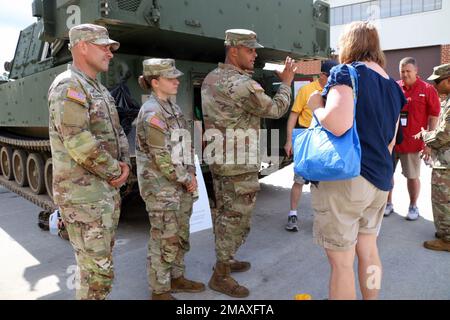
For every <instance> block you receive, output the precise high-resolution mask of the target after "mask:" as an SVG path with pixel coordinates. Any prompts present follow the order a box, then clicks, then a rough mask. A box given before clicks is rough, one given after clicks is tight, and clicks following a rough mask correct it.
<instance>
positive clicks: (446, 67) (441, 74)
mask: <svg viewBox="0 0 450 320" xmlns="http://www.w3.org/2000/svg"><path fill="white" fill-rule="evenodd" d="M447 77H450V63H447V64H441V65H440V66H437V67H434V68H433V74H432V75H431V76H430V77H429V78H428V80H430V81H434V80H437V79H441V78H447Z"/></svg>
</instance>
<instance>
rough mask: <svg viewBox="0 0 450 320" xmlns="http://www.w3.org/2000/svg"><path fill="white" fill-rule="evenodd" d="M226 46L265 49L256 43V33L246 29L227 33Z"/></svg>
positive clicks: (230, 30) (231, 30) (232, 30)
mask: <svg viewBox="0 0 450 320" xmlns="http://www.w3.org/2000/svg"><path fill="white" fill-rule="evenodd" d="M225 46H232V47H234V46H244V47H248V48H254V49H259V48H264V47H263V46H262V45H260V44H259V43H258V42H257V41H256V33H254V32H253V31H251V30H246V29H229V30H227V31H225Z"/></svg>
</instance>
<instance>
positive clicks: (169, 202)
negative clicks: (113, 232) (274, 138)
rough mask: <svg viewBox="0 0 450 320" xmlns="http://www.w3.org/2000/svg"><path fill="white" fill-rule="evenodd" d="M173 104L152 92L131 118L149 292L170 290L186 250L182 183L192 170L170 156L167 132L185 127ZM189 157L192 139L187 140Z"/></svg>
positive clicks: (188, 200)
mask: <svg viewBox="0 0 450 320" xmlns="http://www.w3.org/2000/svg"><path fill="white" fill-rule="evenodd" d="M187 128H188V127H187V122H186V120H185V118H184V116H183V114H182V112H181V109H180V107H179V106H177V105H176V104H174V103H171V102H169V101H167V102H166V101H162V100H160V99H158V98H157V97H156V96H155V95H154V94H152V95H151V96H150V99H149V100H148V101H147V102H146V103H145V104H144V105H143V106H142V108H141V110H140V112H139V115H138V117H137V123H136V164H137V176H138V181H139V190H140V193H141V196H142V198H143V199H144V201H145V203H146V208H147V211H148V214H149V217H150V224H151V230H150V239H149V244H148V248H149V251H148V269H147V273H148V280H149V284H150V286H151V287H152V288H153V293H156V294H160V293H164V292H168V291H169V290H170V279H171V278H177V277H180V276H182V275H183V274H184V255H185V253H186V252H187V251H188V250H189V219H190V217H191V214H192V202H193V199H192V195H191V194H190V193H188V192H187V191H186V190H185V188H184V185H185V184H188V183H190V182H191V180H192V176H191V173H195V166H194V165H193V161H192V159H191V160H190V161H189V163H186V164H185V163H183V161H182V158H180V159H175V158H173V157H172V151H173V149H174V148H176V147H177V146H179V144H180V142H173V141H171V133H172V132H174V131H175V130H177V129H187ZM190 148H191V149H190V152H191V155H192V156H193V154H194V152H193V144H190Z"/></svg>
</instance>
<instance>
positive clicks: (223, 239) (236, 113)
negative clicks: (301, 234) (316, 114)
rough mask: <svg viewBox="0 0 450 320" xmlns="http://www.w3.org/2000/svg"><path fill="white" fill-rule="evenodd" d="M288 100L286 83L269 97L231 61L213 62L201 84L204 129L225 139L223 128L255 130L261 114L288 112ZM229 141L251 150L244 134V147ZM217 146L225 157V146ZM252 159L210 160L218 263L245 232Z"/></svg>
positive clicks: (254, 184)
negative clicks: (216, 132)
mask: <svg viewBox="0 0 450 320" xmlns="http://www.w3.org/2000/svg"><path fill="white" fill-rule="evenodd" d="M290 102H291V87H290V86H287V85H285V84H281V85H280V88H279V89H278V92H277V94H276V95H275V96H274V98H273V99H272V98H270V97H269V96H267V95H266V94H265V93H264V89H263V88H262V87H261V85H260V84H259V83H258V82H256V81H254V80H253V79H252V78H251V76H250V75H249V74H248V73H246V72H244V71H242V70H240V69H239V68H237V67H235V66H233V65H231V64H222V63H219V66H218V68H216V69H215V70H213V71H211V72H210V73H209V74H208V76H207V77H206V78H205V80H204V81H203V84H202V110H203V117H204V122H205V128H206V129H217V130H219V131H220V132H221V133H222V135H223V136H224V137H225V139H224V141H227V140H230V138H229V137H227V134H226V132H227V129H233V130H238V129H242V130H244V131H247V130H249V129H251V130H256V131H257V132H258V131H259V129H260V126H261V118H262V117H265V118H276V119H277V118H280V117H282V116H283V114H285V113H286V112H287V111H288V109H289V105H290ZM258 134H259V132H258ZM257 140H258V139H257ZM234 142H235V144H234V148H233V149H234V150H235V151H236V152H237V154H238V155H239V154H242V153H243V152H244V153H248V152H249V151H250V149H254V148H251V146H250V145H249V143H250V139H246V140H245V144H244V148H245V149H244V150H242V146H240V145H238V143H237V140H235V141H234ZM252 142H253V143H258V142H257V141H252ZM223 150H224V154H223V156H224V159H226V157H227V155H226V153H227V151H226V148H225V147H224V149H223ZM256 150H259V148H256ZM257 152H258V151H257ZM256 158H257V163H256V164H255V163H250V162H246V163H243V164H237V163H233V164H226V163H225V164H218V163H215V164H210V169H211V172H212V174H213V183H214V190H215V197H216V209H215V210H213V213H212V215H213V217H212V219H213V225H214V235H215V242H216V257H217V261H218V262H224V263H228V261H229V260H230V259H233V258H234V255H235V253H236V252H237V250H238V249H239V247H240V246H241V245H242V244H243V243H244V241H245V239H246V238H247V235H248V234H249V232H250V221H251V215H252V211H253V208H254V206H255V202H256V195H257V191H258V190H259V181H258V172H259V169H260V166H261V163H260V156H259V154H257V155H256ZM246 159H247V157H246Z"/></svg>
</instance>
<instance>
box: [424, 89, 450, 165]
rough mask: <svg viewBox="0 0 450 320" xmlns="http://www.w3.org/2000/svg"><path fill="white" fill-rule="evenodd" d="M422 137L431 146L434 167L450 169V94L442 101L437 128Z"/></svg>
mask: <svg viewBox="0 0 450 320" xmlns="http://www.w3.org/2000/svg"><path fill="white" fill-rule="evenodd" d="M422 139H423V141H424V142H425V143H426V145H427V146H429V147H430V148H431V158H432V167H433V168H434V169H450V96H449V97H447V100H446V101H445V102H443V103H442V108H441V114H440V116H439V120H438V124H437V126H436V129H435V130H433V131H429V132H426V133H424V134H422Z"/></svg>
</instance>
